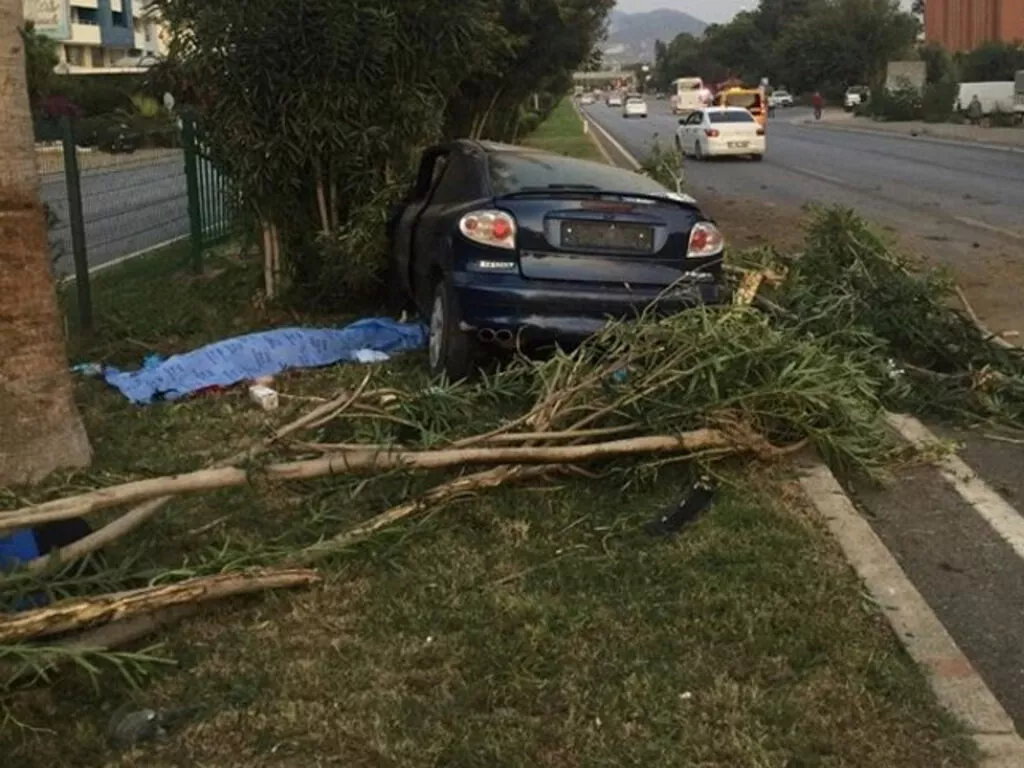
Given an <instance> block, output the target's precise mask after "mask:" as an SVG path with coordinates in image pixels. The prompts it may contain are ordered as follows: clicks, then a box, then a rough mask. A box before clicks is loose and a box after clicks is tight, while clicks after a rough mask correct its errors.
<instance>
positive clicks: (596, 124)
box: [584, 113, 640, 171]
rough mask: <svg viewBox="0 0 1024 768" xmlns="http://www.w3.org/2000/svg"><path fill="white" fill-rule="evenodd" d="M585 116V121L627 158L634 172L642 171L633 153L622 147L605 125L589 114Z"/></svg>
mask: <svg viewBox="0 0 1024 768" xmlns="http://www.w3.org/2000/svg"><path fill="white" fill-rule="evenodd" d="M584 114H585V115H586V118H585V119H588V120H590V124H591V125H593V126H594V127H595V128H597V130H599V131H600V132H601V135H602V136H604V137H605V139H607V140H608V143H609V144H611V145H612V146H613V147H615V151H617V152H618V153H619V154H620V155H622V156H623V157H624V158H626V162H628V163H629V164H630V165H631V166H633V170H634V171H636V170H639V169H640V162H639V161H638V160H637V159H636V158H635V157H633V155H632V153H631V152H630V151H629V150H628V149H626V148H625V147H624V146H622V145H621V144H620V143H619V142H618V141H616V140H615V137H614V136H612V135H611V134H610V133H608V131H607V130H606V129H605V127H604V126H603V125H601V124H600V123H599V122H598V121H597V120H595V119H592V118H590V116H589V114H586V113H584Z"/></svg>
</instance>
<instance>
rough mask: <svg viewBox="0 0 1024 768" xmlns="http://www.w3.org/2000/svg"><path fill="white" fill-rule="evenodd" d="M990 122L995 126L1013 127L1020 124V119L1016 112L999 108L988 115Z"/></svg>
mask: <svg viewBox="0 0 1024 768" xmlns="http://www.w3.org/2000/svg"><path fill="white" fill-rule="evenodd" d="M988 124H989V125H990V126H991V127H993V128H1013V127H1014V126H1016V125H1018V124H1019V119H1018V117H1017V113H1016V112H1004V111H1003V110H1001V109H997V110H996V111H995V112H993V113H992V114H990V115H989V116H988Z"/></svg>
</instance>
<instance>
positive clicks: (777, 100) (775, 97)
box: [768, 91, 794, 107]
mask: <svg viewBox="0 0 1024 768" xmlns="http://www.w3.org/2000/svg"><path fill="white" fill-rule="evenodd" d="M793 104H794V101H793V94H791V93H790V92H789V91H774V92H773V93H772V95H771V96H769V97H768V106H769V107H792V106H793Z"/></svg>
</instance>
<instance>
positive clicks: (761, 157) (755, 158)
mask: <svg viewBox="0 0 1024 768" xmlns="http://www.w3.org/2000/svg"><path fill="white" fill-rule="evenodd" d="M750 159H751V160H753V161H754V162H755V163H760V162H761V161H762V160H764V155H763V154H761V153H760V152H759V153H758V154H756V155H751V156H750Z"/></svg>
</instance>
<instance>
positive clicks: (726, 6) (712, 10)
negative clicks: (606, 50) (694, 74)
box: [618, 0, 911, 23]
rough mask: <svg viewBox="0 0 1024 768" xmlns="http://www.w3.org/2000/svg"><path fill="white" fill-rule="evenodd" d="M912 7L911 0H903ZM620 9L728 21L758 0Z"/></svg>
mask: <svg viewBox="0 0 1024 768" xmlns="http://www.w3.org/2000/svg"><path fill="white" fill-rule="evenodd" d="M902 3H903V6H904V7H905V8H908V9H909V8H910V3H911V0H902ZM618 7H619V10H620V11H626V12H627V13H635V12H636V11H653V10H656V9H658V8H672V9H673V10H677V11H684V12H685V13H688V14H690V15H691V16H696V17H697V18H698V19H702V20H703V21H707V22H712V23H713V22H717V21H728V20H729V19H731V18H732V17H733V15H735V14H736V13H738V12H739V11H743V10H749V9H751V8H756V7H757V0H618Z"/></svg>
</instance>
